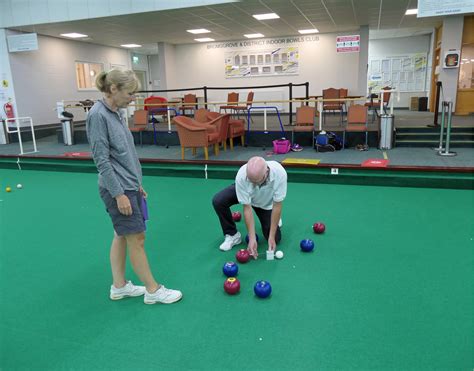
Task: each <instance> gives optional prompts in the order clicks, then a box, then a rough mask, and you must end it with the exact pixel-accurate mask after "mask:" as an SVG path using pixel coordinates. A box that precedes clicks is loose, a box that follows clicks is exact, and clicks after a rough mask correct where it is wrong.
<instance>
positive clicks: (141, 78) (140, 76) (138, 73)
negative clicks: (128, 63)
mask: <svg viewBox="0 0 474 371" xmlns="http://www.w3.org/2000/svg"><path fill="white" fill-rule="evenodd" d="M133 72H135V75H136V76H137V78H138V81H140V85H141V90H148V83H147V78H146V71H138V70H133Z"/></svg>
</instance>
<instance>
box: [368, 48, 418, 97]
mask: <svg viewBox="0 0 474 371" xmlns="http://www.w3.org/2000/svg"><path fill="white" fill-rule="evenodd" d="M426 68H427V59H426V53H416V54H406V55H394V56H385V57H372V58H371V59H370V60H369V73H368V75H367V78H368V88H369V90H374V91H378V90H380V89H382V88H383V87H385V86H391V87H394V88H397V89H398V90H399V91H401V92H415V91H424V90H425V82H426Z"/></svg>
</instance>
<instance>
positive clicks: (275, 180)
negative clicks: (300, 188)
mask: <svg viewBox="0 0 474 371" xmlns="http://www.w3.org/2000/svg"><path fill="white" fill-rule="evenodd" d="M266 162H267V166H268V168H269V169H270V173H269V175H268V180H267V181H266V184H264V185H263V186H261V187H259V186H256V185H254V184H253V183H252V182H250V181H249V180H248V179H247V164H245V165H243V166H242V167H241V168H240V169H239V171H238V172H237V176H236V177H235V190H236V193H237V199H238V200H239V203H240V204H242V205H252V206H255V207H259V208H261V209H265V210H271V209H272V208H273V203H274V202H282V201H283V200H284V199H285V197H286V187H287V185H286V183H287V175H286V171H285V169H284V168H283V166H281V165H280V164H279V163H278V162H276V161H266Z"/></svg>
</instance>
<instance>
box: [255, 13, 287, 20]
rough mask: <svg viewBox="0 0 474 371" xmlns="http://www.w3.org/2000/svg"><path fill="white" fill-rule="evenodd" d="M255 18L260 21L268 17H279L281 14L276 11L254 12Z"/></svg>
mask: <svg viewBox="0 0 474 371" xmlns="http://www.w3.org/2000/svg"><path fill="white" fill-rule="evenodd" d="M252 17H254V18H255V19H258V20H259V21H266V20H268V19H278V18H280V16H279V15H278V14H276V13H265V14H254V15H252Z"/></svg>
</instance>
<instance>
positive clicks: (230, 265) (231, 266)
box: [222, 262, 239, 277]
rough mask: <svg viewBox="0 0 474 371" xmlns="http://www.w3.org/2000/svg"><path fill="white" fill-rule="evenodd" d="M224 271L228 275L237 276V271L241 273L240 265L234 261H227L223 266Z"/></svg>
mask: <svg viewBox="0 0 474 371" xmlns="http://www.w3.org/2000/svg"><path fill="white" fill-rule="evenodd" d="M222 272H223V273H224V274H225V275H226V276H227V277H235V276H237V273H239V266H238V265H237V264H236V263H234V262H227V263H225V264H224V266H223V267H222Z"/></svg>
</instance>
